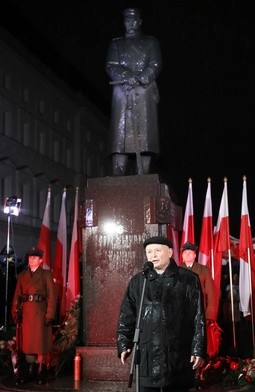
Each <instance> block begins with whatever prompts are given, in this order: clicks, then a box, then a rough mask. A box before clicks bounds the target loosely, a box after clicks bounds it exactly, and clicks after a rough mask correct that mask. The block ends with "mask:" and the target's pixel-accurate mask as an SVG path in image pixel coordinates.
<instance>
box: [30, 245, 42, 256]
mask: <svg viewBox="0 0 255 392" xmlns="http://www.w3.org/2000/svg"><path fill="white" fill-rule="evenodd" d="M27 256H28V257H29V256H39V257H40V258H41V259H42V258H43V250H41V249H39V248H36V247H35V246H33V248H31V249H30V250H29V251H28V252H27Z"/></svg>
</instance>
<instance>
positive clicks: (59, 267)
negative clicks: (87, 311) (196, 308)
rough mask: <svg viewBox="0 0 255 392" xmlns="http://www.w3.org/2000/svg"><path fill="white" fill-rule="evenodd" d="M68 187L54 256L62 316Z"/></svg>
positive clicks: (64, 197) (63, 307)
mask: <svg viewBox="0 0 255 392" xmlns="http://www.w3.org/2000/svg"><path fill="white" fill-rule="evenodd" d="M65 204H66V188H64V192H63V196H62V205H61V210H60V219H59V225H58V234H57V242H56V251H55V258H54V268H53V277H54V280H55V282H56V284H57V286H58V294H59V302H60V310H59V313H60V318H61V319H62V318H64V316H65V309H66V308H65V299H66V296H65V293H66V267H67V266H66V258H67V254H66V253H67V252H66V243H67V234H66V206H65Z"/></svg>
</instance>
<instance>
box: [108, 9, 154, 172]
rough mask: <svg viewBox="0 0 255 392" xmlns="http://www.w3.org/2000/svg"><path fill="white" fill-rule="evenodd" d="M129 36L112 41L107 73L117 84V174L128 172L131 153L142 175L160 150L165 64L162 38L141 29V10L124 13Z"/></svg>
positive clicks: (113, 143) (113, 123)
mask: <svg viewBox="0 0 255 392" xmlns="http://www.w3.org/2000/svg"><path fill="white" fill-rule="evenodd" d="M123 15H124V24H125V29H126V34H125V37H120V38H115V39H113V40H112V42H111V44H110V46H109V49H108V55H107V61H106V72H107V74H108V75H109V76H110V78H111V80H112V81H111V82H110V83H111V84H112V85H113V97H112V113H111V143H110V153H111V154H112V170H113V175H114V176H118V175H125V174H126V168H127V163H128V156H129V155H130V154H133V155H134V154H135V155H136V164H137V172H138V174H147V173H148V172H149V169H150V162H151V157H152V155H154V154H158V153H159V136H158V116H157V104H158V101H159V93H158V88H157V84H156V77H157V76H158V74H159V72H160V70H161V67H162V61H161V52H160V46H159V43H158V40H157V39H156V38H154V37H152V36H147V35H144V34H142V32H141V24H142V20H141V17H140V12H139V10H138V9H135V8H128V9H125V10H124V12H123Z"/></svg>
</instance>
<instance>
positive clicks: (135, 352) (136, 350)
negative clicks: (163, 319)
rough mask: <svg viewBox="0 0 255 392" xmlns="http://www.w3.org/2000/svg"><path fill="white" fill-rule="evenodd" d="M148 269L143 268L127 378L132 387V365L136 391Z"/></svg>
mask: <svg viewBox="0 0 255 392" xmlns="http://www.w3.org/2000/svg"><path fill="white" fill-rule="evenodd" d="M149 270H150V269H145V270H144V271H143V274H144V275H145V276H144V281H143V289H142V294H141V301H140V305H139V312H138V318H137V322H136V329H135V333H134V339H133V342H134V346H133V352H132V361H131V366H130V372H129V380H128V388H131V387H132V382H133V372H134V367H135V375H136V389H135V390H136V392H139V391H140V359H141V358H140V349H139V337H140V324H141V314H142V308H143V301H144V293H145V287H146V283H147V274H148V272H149Z"/></svg>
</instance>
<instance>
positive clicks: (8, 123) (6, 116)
mask: <svg viewBox="0 0 255 392" xmlns="http://www.w3.org/2000/svg"><path fill="white" fill-rule="evenodd" d="M3 133H4V135H6V136H9V137H12V116H11V112H3Z"/></svg>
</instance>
